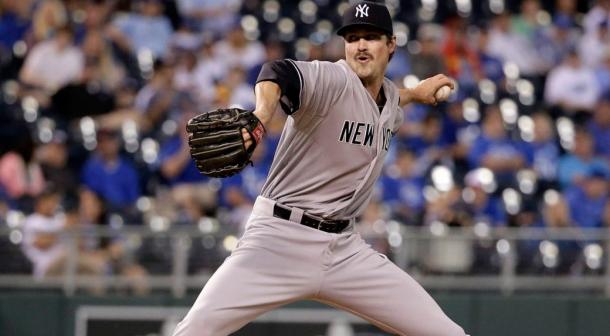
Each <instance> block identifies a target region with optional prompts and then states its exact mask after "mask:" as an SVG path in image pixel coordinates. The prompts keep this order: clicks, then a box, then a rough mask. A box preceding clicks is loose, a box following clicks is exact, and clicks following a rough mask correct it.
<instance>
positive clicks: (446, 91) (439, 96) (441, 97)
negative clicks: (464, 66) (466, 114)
mask: <svg viewBox="0 0 610 336" xmlns="http://www.w3.org/2000/svg"><path fill="white" fill-rule="evenodd" d="M450 94H451V88H450V87H449V85H445V86H442V87H441V88H440V89H438V90H436V93H435V94H434V98H436V101H438V102H443V101H445V100H447V98H449V95H450Z"/></svg>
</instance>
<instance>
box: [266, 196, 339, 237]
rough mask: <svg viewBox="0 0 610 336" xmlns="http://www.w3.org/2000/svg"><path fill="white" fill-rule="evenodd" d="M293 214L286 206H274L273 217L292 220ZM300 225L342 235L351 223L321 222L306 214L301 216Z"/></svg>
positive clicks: (277, 204)
mask: <svg viewBox="0 0 610 336" xmlns="http://www.w3.org/2000/svg"><path fill="white" fill-rule="evenodd" d="M291 214H292V209H291V208H289V207H287V206H285V205H281V204H279V203H275V205H274V206H273V217H277V218H281V219H285V220H290V215H291ZM300 223H301V224H303V225H305V226H309V227H310V228H314V229H318V230H320V231H324V232H330V233H340V232H341V231H343V230H345V228H346V227H348V226H349V223H350V221H349V220H347V219H334V220H328V219H324V220H319V219H316V218H313V217H311V216H309V215H308V214H306V213H304V214H303V216H301V222H300Z"/></svg>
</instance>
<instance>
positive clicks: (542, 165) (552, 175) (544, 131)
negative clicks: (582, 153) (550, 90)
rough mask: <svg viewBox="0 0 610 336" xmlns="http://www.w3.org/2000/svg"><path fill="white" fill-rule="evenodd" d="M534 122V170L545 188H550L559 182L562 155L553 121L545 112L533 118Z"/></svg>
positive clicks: (536, 114)
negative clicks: (558, 173)
mask: <svg viewBox="0 0 610 336" xmlns="http://www.w3.org/2000/svg"><path fill="white" fill-rule="evenodd" d="M532 119H533V121H534V139H533V141H532V142H531V144H532V151H533V163H532V168H533V169H534V171H535V172H536V173H537V174H538V179H539V182H540V183H541V184H543V187H544V188H546V187H550V186H552V185H553V184H554V182H555V181H556V180H557V165H558V164H559V157H560V155H561V152H560V149H559V145H558V144H557V139H556V136H555V132H554V129H553V120H552V119H551V118H550V117H549V115H548V114H547V113H545V112H544V111H540V112H538V113H535V114H534V115H533V116H532Z"/></svg>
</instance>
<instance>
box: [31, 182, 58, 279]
mask: <svg viewBox="0 0 610 336" xmlns="http://www.w3.org/2000/svg"><path fill="white" fill-rule="evenodd" d="M60 199H61V198H60V195H59V194H58V193H57V192H55V191H51V190H48V191H46V192H44V193H41V194H40V195H39V196H38V197H37V199H36V205H35V206H34V212H33V213H32V214H31V215H29V216H28V217H27V218H26V220H25V222H24V225H23V233H24V239H23V252H24V253H25V255H26V256H27V257H28V258H29V259H30V261H31V262H32V264H33V265H34V276H35V277H37V278H42V277H44V276H45V275H47V273H48V271H49V269H50V268H51V266H52V265H53V264H56V263H58V262H59V260H60V259H61V258H62V257H63V256H64V250H63V246H62V244H61V242H60V241H59V239H60V238H59V234H60V233H61V232H62V231H63V230H64V222H63V221H62V220H61V219H60V218H59V217H58V216H56V211H57V208H58V206H59V202H60Z"/></svg>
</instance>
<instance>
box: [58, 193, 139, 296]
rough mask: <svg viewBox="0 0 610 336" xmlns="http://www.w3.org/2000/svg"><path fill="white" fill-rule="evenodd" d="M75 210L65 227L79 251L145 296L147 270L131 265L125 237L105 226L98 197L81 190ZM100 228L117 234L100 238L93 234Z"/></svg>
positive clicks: (135, 291) (102, 207)
mask: <svg viewBox="0 0 610 336" xmlns="http://www.w3.org/2000/svg"><path fill="white" fill-rule="evenodd" d="M74 210H75V211H73V212H72V213H71V214H70V216H72V217H71V218H70V220H69V221H67V222H66V226H67V228H68V229H71V230H72V231H73V233H74V234H75V235H77V237H78V239H79V251H81V253H83V254H86V255H91V256H94V257H95V258H98V259H99V260H100V261H103V263H104V264H105V272H107V273H109V274H118V275H123V276H125V277H126V278H127V283H128V286H129V288H130V289H132V290H133V293H134V294H136V295H145V294H148V293H149V291H150V285H149V284H148V280H147V275H148V274H147V271H146V270H145V269H144V268H143V267H142V266H140V265H138V264H137V263H135V262H134V260H133V259H134V258H133V256H131V255H130V254H131V253H132V252H131V251H129V250H128V248H127V247H126V238H125V236H124V235H123V234H122V233H121V232H120V230H118V229H116V228H112V227H111V226H109V225H108V220H107V218H106V215H107V213H106V211H105V209H104V205H103V204H102V202H101V200H100V198H99V197H98V196H97V195H96V194H95V193H93V192H92V191H90V190H87V189H83V190H81V191H80V192H79V196H78V207H77V208H76V209H74ZM66 215H68V213H67V214H66ZM100 226H101V227H104V226H105V227H109V228H111V229H116V230H112V231H116V232H115V233H113V234H111V235H104V236H101V237H100V236H98V235H96V234H95V231H96V229H97V228H99V227H100Z"/></svg>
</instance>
